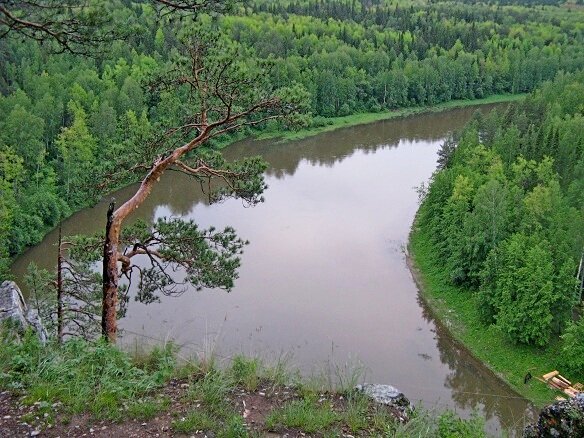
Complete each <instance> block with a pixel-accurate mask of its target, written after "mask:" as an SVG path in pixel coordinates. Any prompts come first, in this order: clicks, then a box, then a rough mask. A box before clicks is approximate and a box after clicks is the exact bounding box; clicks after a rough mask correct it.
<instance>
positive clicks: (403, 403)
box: [355, 383, 410, 408]
mask: <svg viewBox="0 0 584 438" xmlns="http://www.w3.org/2000/svg"><path fill="white" fill-rule="evenodd" d="M355 389H356V390H357V391H361V392H363V393H364V394H365V395H366V396H368V397H369V398H371V399H372V400H373V401H374V402H376V403H379V404H382V405H389V406H395V407H401V408H408V407H409V406H410V401H409V400H408V399H407V398H406V396H405V395H404V394H403V393H402V392H401V391H400V390H399V389H397V388H394V387H393V386H391V385H380V384H373V383H364V384H363V385H357V386H356V387H355Z"/></svg>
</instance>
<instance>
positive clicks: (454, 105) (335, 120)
mask: <svg viewBox="0 0 584 438" xmlns="http://www.w3.org/2000/svg"><path fill="white" fill-rule="evenodd" d="M526 95H527V94H526V93H521V94H494V95H492V96H489V97H484V98H480V99H473V100H449V101H448V102H443V103H439V104H436V105H431V106H420V107H405V108H399V109H395V110H390V111H382V112H376V113H371V112H369V113H358V114H352V115H349V116H339V117H331V118H328V119H326V120H328V121H329V122H330V123H329V124H326V125H324V126H319V127H314V128H305V129H301V130H298V131H285V132H281V131H278V132H264V133H260V134H258V135H257V136H252V139H253V140H271V139H274V140H277V141H278V143H281V142H288V141H295V140H302V139H304V138H308V137H314V136H315V135H318V134H322V133H324V132H330V131H335V130H337V129H342V128H350V127H352V126H358V125H367V124H370V123H375V122H380V121H383V120H392V119H399V118H406V117H412V116H417V115H420V114H429V113H438V112H442V111H447V110H451V109H458V108H466V107H471V106H481V105H488V104H496V103H505V102H513V101H516V100H520V99H522V98H523V97H525V96H526ZM239 140H240V139H237V140H236V141H239ZM230 144H231V143H226V144H225V145H224V146H221V149H222V148H224V147H227V146H229V145H230Z"/></svg>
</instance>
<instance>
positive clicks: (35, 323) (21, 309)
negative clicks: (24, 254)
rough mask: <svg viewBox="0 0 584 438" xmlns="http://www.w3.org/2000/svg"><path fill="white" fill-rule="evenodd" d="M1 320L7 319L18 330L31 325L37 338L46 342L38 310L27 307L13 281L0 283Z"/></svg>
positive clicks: (21, 330)
mask: <svg viewBox="0 0 584 438" xmlns="http://www.w3.org/2000/svg"><path fill="white" fill-rule="evenodd" d="M3 321H9V322H10V324H13V326H14V327H15V328H16V329H17V330H18V331H20V332H23V331H25V330H26V329H27V328H28V327H31V328H32V329H33V330H34V331H35V332H36V334H37V335H38V337H39V340H40V341H41V342H42V343H43V344H46V342H47V338H48V334H47V331H46V329H45V327H44V326H43V323H42V321H41V319H40V317H39V314H38V312H37V311H36V310H35V309H32V308H31V309H27V306H26V303H25V301H24V297H23V296H22V292H21V291H20V288H19V287H18V286H17V285H16V283H15V282H13V281H4V282H2V284H1V285H0V323H1V322H3Z"/></svg>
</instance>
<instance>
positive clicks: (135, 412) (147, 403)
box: [127, 399, 170, 421]
mask: <svg viewBox="0 0 584 438" xmlns="http://www.w3.org/2000/svg"><path fill="white" fill-rule="evenodd" d="M169 404H170V400H169V399H162V400H155V399H139V400H133V401H131V402H130V403H129V404H128V410H127V413H128V416H129V417H130V418H134V419H136V420H141V421H145V420H151V419H153V418H154V417H155V416H156V415H158V414H159V413H160V412H162V411H164V410H165V409H166V408H167V407H168V405H169Z"/></svg>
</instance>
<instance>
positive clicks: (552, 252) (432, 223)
mask: <svg viewBox="0 0 584 438" xmlns="http://www.w3.org/2000/svg"><path fill="white" fill-rule="evenodd" d="M582 82H584V76H583V75H582V74H577V75H574V76H559V77H558V78H557V80H556V81H555V82H554V83H550V84H546V85H545V86H544V87H543V88H542V90H541V91H538V92H536V93H534V94H533V95H532V96H530V97H529V98H527V99H526V100H525V101H524V102H523V103H521V104H518V105H511V106H510V107H509V108H508V110H507V111H506V112H505V113H504V114H497V113H495V114H492V115H489V116H487V117H485V118H483V117H478V118H475V120H473V121H472V122H471V123H470V124H469V125H468V126H467V127H466V128H465V129H464V130H463V132H462V133H460V134H459V135H458V136H457V139H452V140H449V142H448V144H447V146H446V147H445V148H444V149H443V152H442V158H441V159H442V162H443V163H442V165H441V169H440V171H439V172H438V173H436V174H435V175H434V176H433V178H432V182H431V184H430V186H429V189H428V191H427V193H426V195H425V198H424V201H423V204H422V206H421V208H420V213H419V216H418V222H419V224H420V226H421V228H422V229H423V230H424V231H425V232H429V233H431V235H432V239H431V240H432V242H433V244H434V245H435V247H436V249H437V250H438V251H439V252H440V255H441V256H442V257H443V258H444V259H445V260H446V263H445V265H444V269H445V270H446V271H447V272H449V275H450V281H451V282H452V283H453V284H456V285H460V286H463V287H465V288H468V289H470V290H475V291H478V294H477V297H478V303H479V310H478V311H479V313H480V315H481V318H482V320H483V321H484V322H485V323H487V324H495V325H496V327H497V328H498V329H499V330H501V331H502V332H503V333H505V334H506V335H507V336H508V338H509V339H510V340H512V341H514V342H519V343H524V344H533V345H537V346H545V345H547V344H548V342H549V341H550V340H551V339H552V337H553V336H554V335H557V334H558V333H560V332H561V331H562V330H563V328H564V326H565V324H566V322H567V321H569V320H570V318H571V313H572V310H573V308H574V306H575V305H576V304H577V301H578V297H577V296H575V278H574V273H575V272H576V269H577V266H576V260H577V259H578V258H579V255H580V252H581V250H582V246H583V245H584V241H583V239H584V233H583V232H582V230H584V214H583V212H582V209H581V205H580V204H579V203H578V202H577V201H576V202H575V199H576V198H577V197H576V198H573V197H571V196H570V194H569V190H567V188H569V187H575V185H577V183H575V182H574V181H575V180H574V179H573V178H574V171H576V169H578V168H577V167H575V168H574V167H572V166H573V163H574V162H578V161H579V160H581V159H582V157H583V156H584V149H582V148H580V147H572V148H571V149H570V154H571V159H570V160H569V161H566V160H565V159H564V158H563V154H564V153H565V152H562V148H561V146H559V143H558V145H555V144H556V140H555V138H556V134H555V133H556V132H557V131H558V130H560V127H562V128H561V129H562V130H564V132H565V135H566V136H567V137H569V138H579V136H580V135H582V134H583V129H582V126H584V125H581V124H580V125H578V126H576V125H574V124H566V120H570V119H571V117H572V116H571V115H570V114H569V113H570V112H571V111H572V110H573V109H572V108H570V109H568V108H567V107H562V106H561V105H558V104H557V100H556V99H559V98H561V96H563V95H564V93H565V92H566V90H572V89H574V88H577V87H574V85H575V84H576V85H577V84H581V83H582ZM552 114H553V115H552ZM536 126H537V127H538V128H537V129H536V128H535V127H536ZM546 133H547V134H546ZM560 163H561V164H560Z"/></svg>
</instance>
